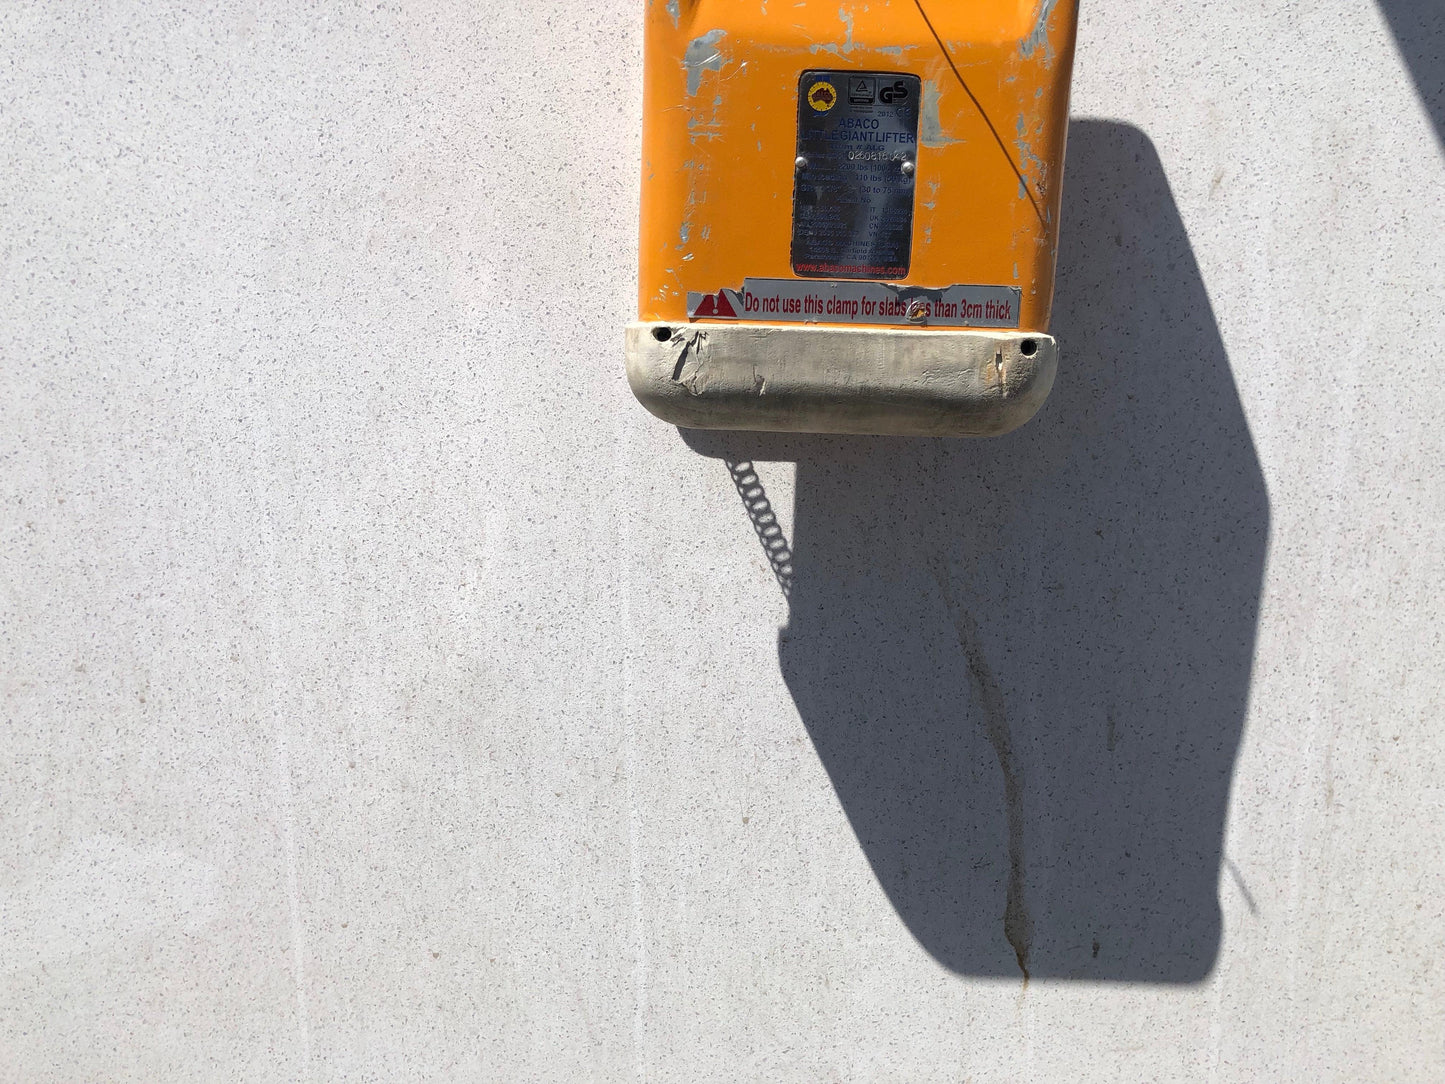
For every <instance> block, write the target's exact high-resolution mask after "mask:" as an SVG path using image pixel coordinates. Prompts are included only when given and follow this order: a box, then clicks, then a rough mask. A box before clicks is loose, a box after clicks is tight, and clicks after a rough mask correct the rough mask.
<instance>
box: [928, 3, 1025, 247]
mask: <svg viewBox="0 0 1445 1084" xmlns="http://www.w3.org/2000/svg"><path fill="white" fill-rule="evenodd" d="M913 5H914V6H915V7H916V8H918V14H919V15H922V16H923V23H924V25H925V26H927V27H928V32H929V33H930V34H932V35H933V40H934V41H936V42H938V48H939V49H940V50H942V52H943V59H944V60H946V61H948V66H949V67H950V68H952V69H953V77H954V78H955V79H957V80H958V85H959V86H961V87H962V88H963V92H964V93H965V94H967V95H968V100H969V101H971V102H973V104H974V107H975V108H976V109H977V110H978V115H979V116H980V117H982V118H983V122H984V123H985V124H987V125H988V130H989V131H990V132H992V133H993V139H994V142H995V143H997V144H998V149H999V150H1001V151H1003V156H1004V158H1005V159H1006V160H1007V161H1008V164H1009V167H1010V168H1011V169H1012V170H1013V171H1014V176H1015V177H1017V178H1018V179H1019V186H1020V187H1021V188H1023V190H1024V195H1026V196H1027V197H1028V198H1029V203H1030V204H1031V205H1032V206H1033V209H1034V214H1036V215H1038V216H1039V222H1041V223H1044V224H1045V225H1047V223H1046V222H1045V220H1044V213H1043V212H1042V211H1041V210H1039V205H1038V201H1037V200H1035V199H1034V194H1033V192H1032V190H1030V188H1029V182H1028V181H1026V180H1025V179H1024V175H1023V172H1022V171H1021V170H1020V169H1019V167H1018V166H1017V165H1015V164H1014V160H1013V155H1011V154H1009V151H1008V146H1007V145H1006V144H1005V143H1004V141H1003V139H1002V138H1000V137H999V134H998V130H997V129H996V128H994V126H993V121H991V120H989V119H988V114H987V113H985V112H984V109H983V105H982V103H980V102H979V100H978V98H976V97H975V96H974V93H973V91H971V90H969V89H968V84H967V83H965V82H964V81H963V75H962V74H961V73H960V72H959V70H958V65H957V64H955V63H954V62H953V55H952V54H951V53H949V51H948V46H947V45H944V44H943V39H942V38H941V37H939V36H938V31H937V30H935V29H933V23H932V21H930V19H929V18H928V12H926V11H924V10H923V0H913Z"/></svg>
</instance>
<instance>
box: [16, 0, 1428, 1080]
mask: <svg viewBox="0 0 1445 1084" xmlns="http://www.w3.org/2000/svg"><path fill="white" fill-rule="evenodd" d="M1381 3H1382V4H1384V5H1385V7H1384V8H1383V9H1382V8H1379V7H1377V6H1375V5H1374V4H1371V3H1366V2H1361V3H1344V2H1340V0H1327V2H1324V3H1319V4H1307V5H1259V4H1254V3H1247V2H1244V0H1228V2H1225V3H1222V4H1198V3H1178V2H1166V3H1163V4H1144V3H1128V4H1088V5H1085V12H1084V15H1083V23H1082V29H1081V36H1080V47H1079V57H1078V65H1077V71H1076V79H1075V96H1074V111H1075V114H1076V116H1078V117H1079V118H1080V119H1079V120H1078V121H1077V122H1076V123H1075V125H1074V126H1073V129H1072V131H1071V136H1070V151H1069V154H1070V158H1069V182H1068V186H1067V187H1066V195H1065V207H1064V219H1063V225H1064V231H1063V233H1064V241H1063V250H1062V252H1061V256H1060V261H1061V266H1060V284H1059V295H1058V304H1057V308H1056V319H1055V326H1054V328H1053V329H1052V330H1053V332H1054V333H1055V334H1056V335H1057V336H1058V339H1059V343H1060V353H1061V364H1060V371H1059V379H1058V383H1057V384H1056V386H1055V390H1054V393H1053V396H1052V398H1051V399H1050V402H1049V403H1048V404H1047V405H1046V406H1045V408H1044V410H1043V412H1041V414H1040V415H1039V417H1038V418H1036V419H1035V420H1034V421H1033V422H1031V423H1029V425H1027V426H1025V427H1024V428H1023V429H1021V430H1019V431H1018V432H1017V433H1014V434H1012V435H1010V436H1009V437H1007V438H1004V439H1002V440H999V441H995V442H990V443H984V444H970V443H964V442H928V441H905V440H868V439H851V440H850V439H844V438H781V437H768V438H764V437H744V436H727V435H707V436H702V435H697V434H687V435H681V434H679V433H678V432H677V431H676V430H674V429H672V428H670V427H667V426H665V425H662V424H660V423H658V422H656V421H655V420H654V419H652V418H651V417H649V416H648V415H647V414H646V413H645V412H644V411H643V410H642V409H641V408H640V407H639V406H637V405H636V404H635V403H634V402H633V401H632V399H631V397H630V395H629V393H628V391H627V386H626V382H625V379H624V376H623V366H622V339H621V329H622V327H623V325H624V324H625V323H626V322H627V321H628V320H629V319H630V318H632V316H633V314H634V313H633V304H632V300H633V290H634V286H633V283H634V278H633V274H634V272H633V266H634V259H635V218H636V216H635V200H636V193H637V186H636V177H637V169H638V166H637V156H638V152H637V147H638V111H639V108H640V105H639V98H640V18H639V15H638V11H637V9H636V7H635V6H634V5H633V4H630V3H611V2H608V3H601V4H595V3H594V4H574V5H562V4H552V5H546V4H544V5H541V6H538V5H533V4H524V5H516V4H484V3H471V4H463V3H445V2H443V3H432V4H425V5H399V4H383V5H364V6H357V7H353V6H343V5H310V6H307V5H295V4H269V3H260V4H257V3H246V4H227V3H222V4H217V5H211V6H207V7H205V8H201V7H199V6H196V5H180V4H171V3H140V2H137V0H121V2H118V3H113V4H107V5H86V4H73V3H64V4H62V3H52V4H39V3H35V4H30V3H23V4H22V3H16V4H11V5H9V6H8V7H7V8H6V9H5V10H4V11H0V101H3V103H4V105H3V107H0V694H3V700H0V727H3V730H0V1080H5V1081H17V1082H21V1081H24V1082H31V1081H76V1082H79V1081H93V1080H102V1079H104V1080H134V1081H153V1080H167V1081H183V1080H198V1081H199V1080H207V1081H209V1080H256V1081H277V1080H293V1079H294V1080H302V1079H306V1080H312V1079H314V1080H332V1079H335V1080H378V1081H393V1080H443V1079H475V1080H555V1081H576V1080H584V1079H593V1080H630V1079H637V1080H654V1081H687V1082H695V1081H704V1080H716V1081H737V1080H758V1081H777V1080H800V1081H801V1080H810V1081H811V1080H817V1081H825V1080H839V1081H842V1080H846V1081H909V1082H917V1081H931V1080H937V1081H962V1080H968V1081H977V1082H983V1081H999V1082H1003V1081H1020V1080H1039V1081H1060V1080H1070V1081H1072V1080H1079V1081H1120V1080H1161V1081H1164V1080H1171V1081H1172V1080H1213V1081H1256V1080H1318V1081H1351V1082H1353V1081H1362V1080H1372V1081H1373V1080H1381V1081H1383V1080H1391V1081H1394V1080H1400V1081H1438V1080H1441V1079H1445V1040H1442V1035H1445V956H1442V949H1445V945H1442V942H1445V914H1442V909H1445V904H1442V901H1445V845H1442V832H1445V783H1442V780H1445V728H1442V726H1441V725H1440V717H1441V711H1442V688H1445V677H1442V673H1445V671H1442V668H1441V660H1442V659H1445V644H1442V642H1441V641H1442V637H1441V627H1440V600H1439V595H1440V584H1441V583H1442V582H1445V531H1442V522H1445V470H1442V467H1445V435H1442V433H1445V427H1442V424H1441V417H1442V412H1445V391H1442V390H1441V384H1440V381H1439V379H1438V372H1439V370H1440V368H1441V366H1442V363H1445V355H1442V352H1445V346H1442V334H1441V332H1442V322H1445V317H1442V314H1445V261H1442V256H1441V251H1442V249H1441V238H1442V237H1445V154H1442V142H1441V133H1442V131H1445V99H1442V93H1441V80H1442V68H1441V61H1440V59H1439V58H1440V57H1441V56H1442V55H1445V49H1442V42H1445V29H1442V27H1441V20H1440V18H1439V17H1437V16H1436V15H1434V14H1432V12H1430V11H1427V10H1425V9H1426V8H1428V7H1429V5H1410V4H1407V3H1405V2H1404V0H1381ZM1397 36H1398V41H1397ZM749 464H751V466H749ZM735 482H736V483H737V484H736V485H735ZM739 489H741V492H742V494H743V496H744V497H745V498H746V506H745V503H744V500H740V497H739ZM749 508H750V509H751V513H752V521H750V517H749ZM770 517H775V518H770ZM760 534H761V535H762V537H763V538H764V540H765V541H767V540H771V545H772V555H773V559H772V561H771V563H770V560H769V557H768V555H767V553H766V552H765V549H764V547H763V546H760V545H759V535H760ZM772 566H776V567H772ZM780 586H781V587H783V588H785V589H786V591H787V595H786V597H785V594H784V591H781V590H780V589H779V588H780ZM1021 964H1022V965H1024V966H1026V967H1027V968H1028V969H1029V972H1030V979H1029V981H1028V982H1027V983H1025V982H1024V979H1023V975H1022V972H1021V969H1020V965H1021Z"/></svg>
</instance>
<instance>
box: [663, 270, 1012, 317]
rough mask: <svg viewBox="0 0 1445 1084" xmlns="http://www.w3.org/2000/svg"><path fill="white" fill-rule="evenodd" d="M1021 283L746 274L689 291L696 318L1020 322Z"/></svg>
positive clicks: (691, 310)
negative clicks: (737, 285)
mask: <svg viewBox="0 0 1445 1084" xmlns="http://www.w3.org/2000/svg"><path fill="white" fill-rule="evenodd" d="M1022 296H1023V295H1022V291H1021V290H1020V289H1019V288H1018V287H1017V286H942V287H937V288H929V287H923V286H897V285H893V284H892V283H887V282H833V281H821V280H818V279H752V278H750V279H744V280H743V285H742V288H741V289H739V290H732V289H722V290H719V291H717V293H715V294H703V293H689V294H688V295H687V315H688V318H689V319H692V320H708V319H711V320H757V321H761V322H763V323H796V324H884V325H894V326H899V327H1018V326H1019V302H1020V300H1021V299H1022Z"/></svg>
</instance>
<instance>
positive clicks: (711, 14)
mask: <svg viewBox="0 0 1445 1084" xmlns="http://www.w3.org/2000/svg"><path fill="white" fill-rule="evenodd" d="M1077 10H1078V5H1077V0H966V2H965V0H951V2H947V3H945V2H942V0H867V2H866V3H864V2H854V0H842V2H841V5H840V0H667V2H664V0H650V2H649V6H648V9H647V15H646V34H645V49H646V58H645V71H646V75H645V84H644V91H643V99H644V111H645V112H644V123H643V148H642V150H643V180H642V231H641V239H640V249H639V283H638V315H639V318H640V319H642V320H664V321H675V322H684V321H686V320H687V292H688V291H689V290H692V291H696V292H699V293H711V292H714V291H716V290H718V289H719V288H720V287H724V286H727V287H738V286H741V285H742V281H743V279H744V278H747V277H750V276H751V277H754V278H780V279H790V278H796V277H798V276H796V275H794V274H793V271H792V266H791V263H790V261H789V248H790V244H791V237H792V199H793V159H794V155H795V150H796V145H797V127H796V124H797V122H796V117H797V94H798V77H799V74H800V73H801V72H802V71H804V70H805V69H809V68H832V69H840V70H859V71H897V72H905V73H910V74H914V75H917V76H919V78H920V79H922V81H923V91H924V101H923V114H922V117H921V120H920V131H919V148H918V167H917V168H918V172H917V183H916V189H915V191H916V195H915V209H914V219H913V261H912V265H911V267H910V268H909V274H908V277H907V278H906V279H900V280H897V281H899V282H902V283H905V284H907V285H913V286H925V287H943V286H950V285H953V284H955V283H965V284H973V285H998V286H1018V287H1020V288H1021V289H1022V291H1023V298H1022V305H1021V311H1020V327H1021V328H1023V329H1025V330H1031V331H1045V330H1047V328H1048V322H1049V307H1050V304H1051V302H1052V298H1053V279H1054V262H1055V254H1056V250H1057V245H1058V218H1059V216H1058V207H1059V197H1060V194H1061V184H1060V182H1061V180H1062V174H1063V159H1064V140H1065V136H1066V134H1067V127H1068V111H1069V81H1070V75H1071V72H1072V69H1073V54H1074V32H1075V23H1076V15H1077Z"/></svg>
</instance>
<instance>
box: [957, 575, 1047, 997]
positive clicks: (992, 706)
mask: <svg viewBox="0 0 1445 1084" xmlns="http://www.w3.org/2000/svg"><path fill="white" fill-rule="evenodd" d="M934 576H935V578H936V579H937V580H938V587H939V590H940V591H941V592H942V594H943V604H944V607H945V608H946V609H947V610H948V615H949V618H950V619H951V620H952V622H953V627H954V631H955V632H956V633H957V634H958V646H959V649H960V650H961V651H962V652H963V657H964V661H965V662H966V663H967V664H968V673H969V677H970V678H972V680H973V686H974V689H975V690H976V691H977V693H978V699H979V704H980V706H981V707H982V708H983V725H984V732H985V734H986V735H987V736H988V743H989V745H991V746H993V752H994V756H995V757H997V758H998V766H999V771H1000V772H1001V773H1002V775H1003V797H1004V816H1005V819H1006V821H1007V824H1008V865H1009V872H1008V885H1007V888H1006V894H1005V902H1004V911H1003V934H1004V937H1005V938H1007V939H1008V943H1009V946H1010V947H1011V948H1012V949H1013V950H1014V958H1015V959H1016V960H1018V965H1019V970H1020V971H1021V972H1023V976H1024V983H1025V984H1027V983H1028V981H1029V950H1030V949H1031V948H1032V945H1033V937H1034V920H1033V918H1032V916H1031V915H1030V914H1029V910H1028V906H1027V904H1026V903H1025V902H1024V810H1023V780H1022V778H1021V773H1020V771H1019V768H1018V764H1017V762H1016V761H1015V759H1014V752H1013V735H1012V734H1011V733H1010V731H1009V725H1008V714H1007V712H1006V710H1005V707H1004V700H1003V690H1002V689H1000V688H999V684H998V679H997V678H995V677H994V673H993V669H992V667H990V666H989V665H988V660H987V659H986V658H985V657H984V654H983V646H982V642H981V639H980V637H979V632H978V623H977V622H976V621H974V619H973V616H972V615H971V614H970V613H968V611H966V610H965V609H963V607H961V606H959V605H957V603H956V602H955V601H954V598H953V592H952V589H951V587H950V585H949V582H948V574H947V572H946V571H937V570H935V573H934Z"/></svg>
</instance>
